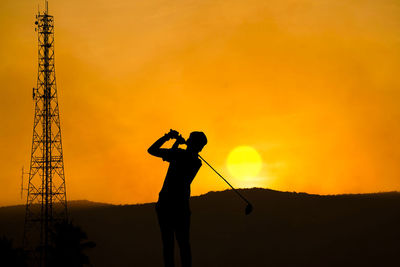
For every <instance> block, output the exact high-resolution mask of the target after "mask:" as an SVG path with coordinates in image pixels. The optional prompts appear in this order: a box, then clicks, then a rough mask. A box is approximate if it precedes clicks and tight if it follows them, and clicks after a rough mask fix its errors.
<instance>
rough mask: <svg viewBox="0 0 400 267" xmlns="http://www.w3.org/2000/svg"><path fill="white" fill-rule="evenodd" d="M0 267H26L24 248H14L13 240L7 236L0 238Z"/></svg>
mask: <svg viewBox="0 0 400 267" xmlns="http://www.w3.org/2000/svg"><path fill="white" fill-rule="evenodd" d="M0 266H7V267H24V266H26V255H25V253H24V251H23V250H22V248H14V247H13V242H12V240H11V239H8V238H7V237H5V236H3V237H1V238H0Z"/></svg>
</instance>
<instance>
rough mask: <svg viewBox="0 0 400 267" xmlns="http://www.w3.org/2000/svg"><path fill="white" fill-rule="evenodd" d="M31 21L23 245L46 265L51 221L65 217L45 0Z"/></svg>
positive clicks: (51, 42) (51, 23) (50, 25)
mask: <svg viewBox="0 0 400 267" xmlns="http://www.w3.org/2000/svg"><path fill="white" fill-rule="evenodd" d="M35 24H36V29H35V30H36V31H37V33H38V57H39V59H38V75H37V86H36V88H34V89H33V100H34V102H35V115H34V122H33V139H32V151H31V163H30V171H29V184H28V188H27V199H26V213H25V227H24V240H23V244H24V249H25V250H26V251H27V252H28V253H29V252H30V253H29V254H30V255H31V256H32V259H33V260H32V261H33V262H35V264H33V265H34V266H49V264H48V263H49V257H50V255H49V251H50V247H51V246H52V241H51V233H52V231H53V227H54V225H55V224H57V223H61V222H63V221H65V220H67V200H66V190H65V176H64V160H63V151H62V143H61V127H60V114H59V108H58V99H57V86H56V75H55V67H54V17H53V16H51V15H49V14H48V3H47V1H46V9H45V11H44V12H40V11H39V12H38V15H37V16H36V22H35Z"/></svg>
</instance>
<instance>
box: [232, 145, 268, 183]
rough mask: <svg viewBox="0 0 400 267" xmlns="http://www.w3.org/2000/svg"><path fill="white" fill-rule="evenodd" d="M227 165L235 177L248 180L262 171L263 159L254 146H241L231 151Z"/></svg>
mask: <svg viewBox="0 0 400 267" xmlns="http://www.w3.org/2000/svg"><path fill="white" fill-rule="evenodd" d="M227 167H228V170H229V172H230V173H231V174H232V175H233V176H234V177H235V178H238V179H241V180H247V179H249V178H254V177H256V176H257V175H258V174H259V173H260V171H261V168H262V159H261V156H260V154H259V153H258V152H257V150H255V149H254V148H253V147H251V146H239V147H236V148H235V149H233V150H232V151H231V152H230V153H229V155H228V159H227Z"/></svg>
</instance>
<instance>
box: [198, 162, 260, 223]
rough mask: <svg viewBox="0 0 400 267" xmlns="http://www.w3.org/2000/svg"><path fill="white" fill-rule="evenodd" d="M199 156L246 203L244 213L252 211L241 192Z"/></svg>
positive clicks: (247, 213) (250, 205) (251, 206)
mask: <svg viewBox="0 0 400 267" xmlns="http://www.w3.org/2000/svg"><path fill="white" fill-rule="evenodd" d="M199 158H200V159H201V160H202V161H204V163H205V164H207V165H208V167H210V168H211V169H212V170H213V171H214V172H215V173H216V174H218V176H219V177H221V178H222V180H224V181H225V183H227V184H228V185H229V186H230V187H231V188H232V189H233V191H234V192H235V193H236V194H238V195H239V197H240V198H241V199H243V200H244V201H245V202H246V203H247V206H246V209H245V214H246V215H249V214H250V213H251V212H252V211H253V205H252V204H251V203H250V201H248V200H247V199H246V198H245V197H244V196H243V195H242V194H240V193H239V191H237V190H236V189H235V188H234V187H233V186H232V185H231V184H230V183H229V182H228V181H227V180H226V179H225V178H224V177H223V176H222V175H221V174H220V173H219V172H217V171H216V170H215V169H214V168H213V167H212V166H211V165H210V164H209V163H208V162H207V161H206V160H205V159H204V158H203V157H202V156H200V155H199Z"/></svg>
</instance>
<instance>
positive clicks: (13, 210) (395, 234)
mask: <svg viewBox="0 0 400 267" xmlns="http://www.w3.org/2000/svg"><path fill="white" fill-rule="evenodd" d="M240 191H241V192H242V193H243V194H244V195H245V196H246V197H247V198H248V199H249V200H250V201H251V202H252V203H253V205H254V211H253V213H252V214H250V215H249V216H245V215H244V208H245V204H243V203H242V202H241V200H240V199H239V198H237V196H236V195H235V194H234V192H232V191H230V190H227V191H223V192H209V193H207V194H205V195H202V196H199V197H193V198H192V199H191V205H192V229H191V243H192V250H193V266H194V267H196V266H198V267H200V266H210V267H217V266H218V267H222V266H224V267H239V266H240V267H243V266H253V267H258V266H318V267H320V266H398V263H399V260H398V259H399V258H398V255H400V193H397V192H392V193H376V194H357V195H334V196H319V195H310V194H305V193H291V192H279V191H273V190H268V189H257V188H254V189H242V190H240ZM69 211H70V215H71V218H72V220H73V221H74V222H75V223H76V224H78V225H80V226H81V227H82V228H83V229H84V230H85V231H86V232H87V234H88V236H89V239H90V240H92V241H94V242H96V244H97V247H96V248H94V249H93V250H92V251H90V252H89V253H88V254H89V255H90V257H91V261H92V263H93V266H95V267H103V266H104V267H110V266H118V267H124V266H141V267H145V266H162V260H161V240H160V235H159V229H158V225H157V220H156V215H155V212H154V203H150V204H142V205H109V204H103V203H93V202H89V201H75V202H71V203H70V205H69ZM23 219H24V207H23V206H13V207H3V208H0V235H2V234H5V235H6V236H8V237H10V238H14V239H15V241H19V240H20V239H21V235H22V229H23ZM16 243H18V242H16Z"/></svg>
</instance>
